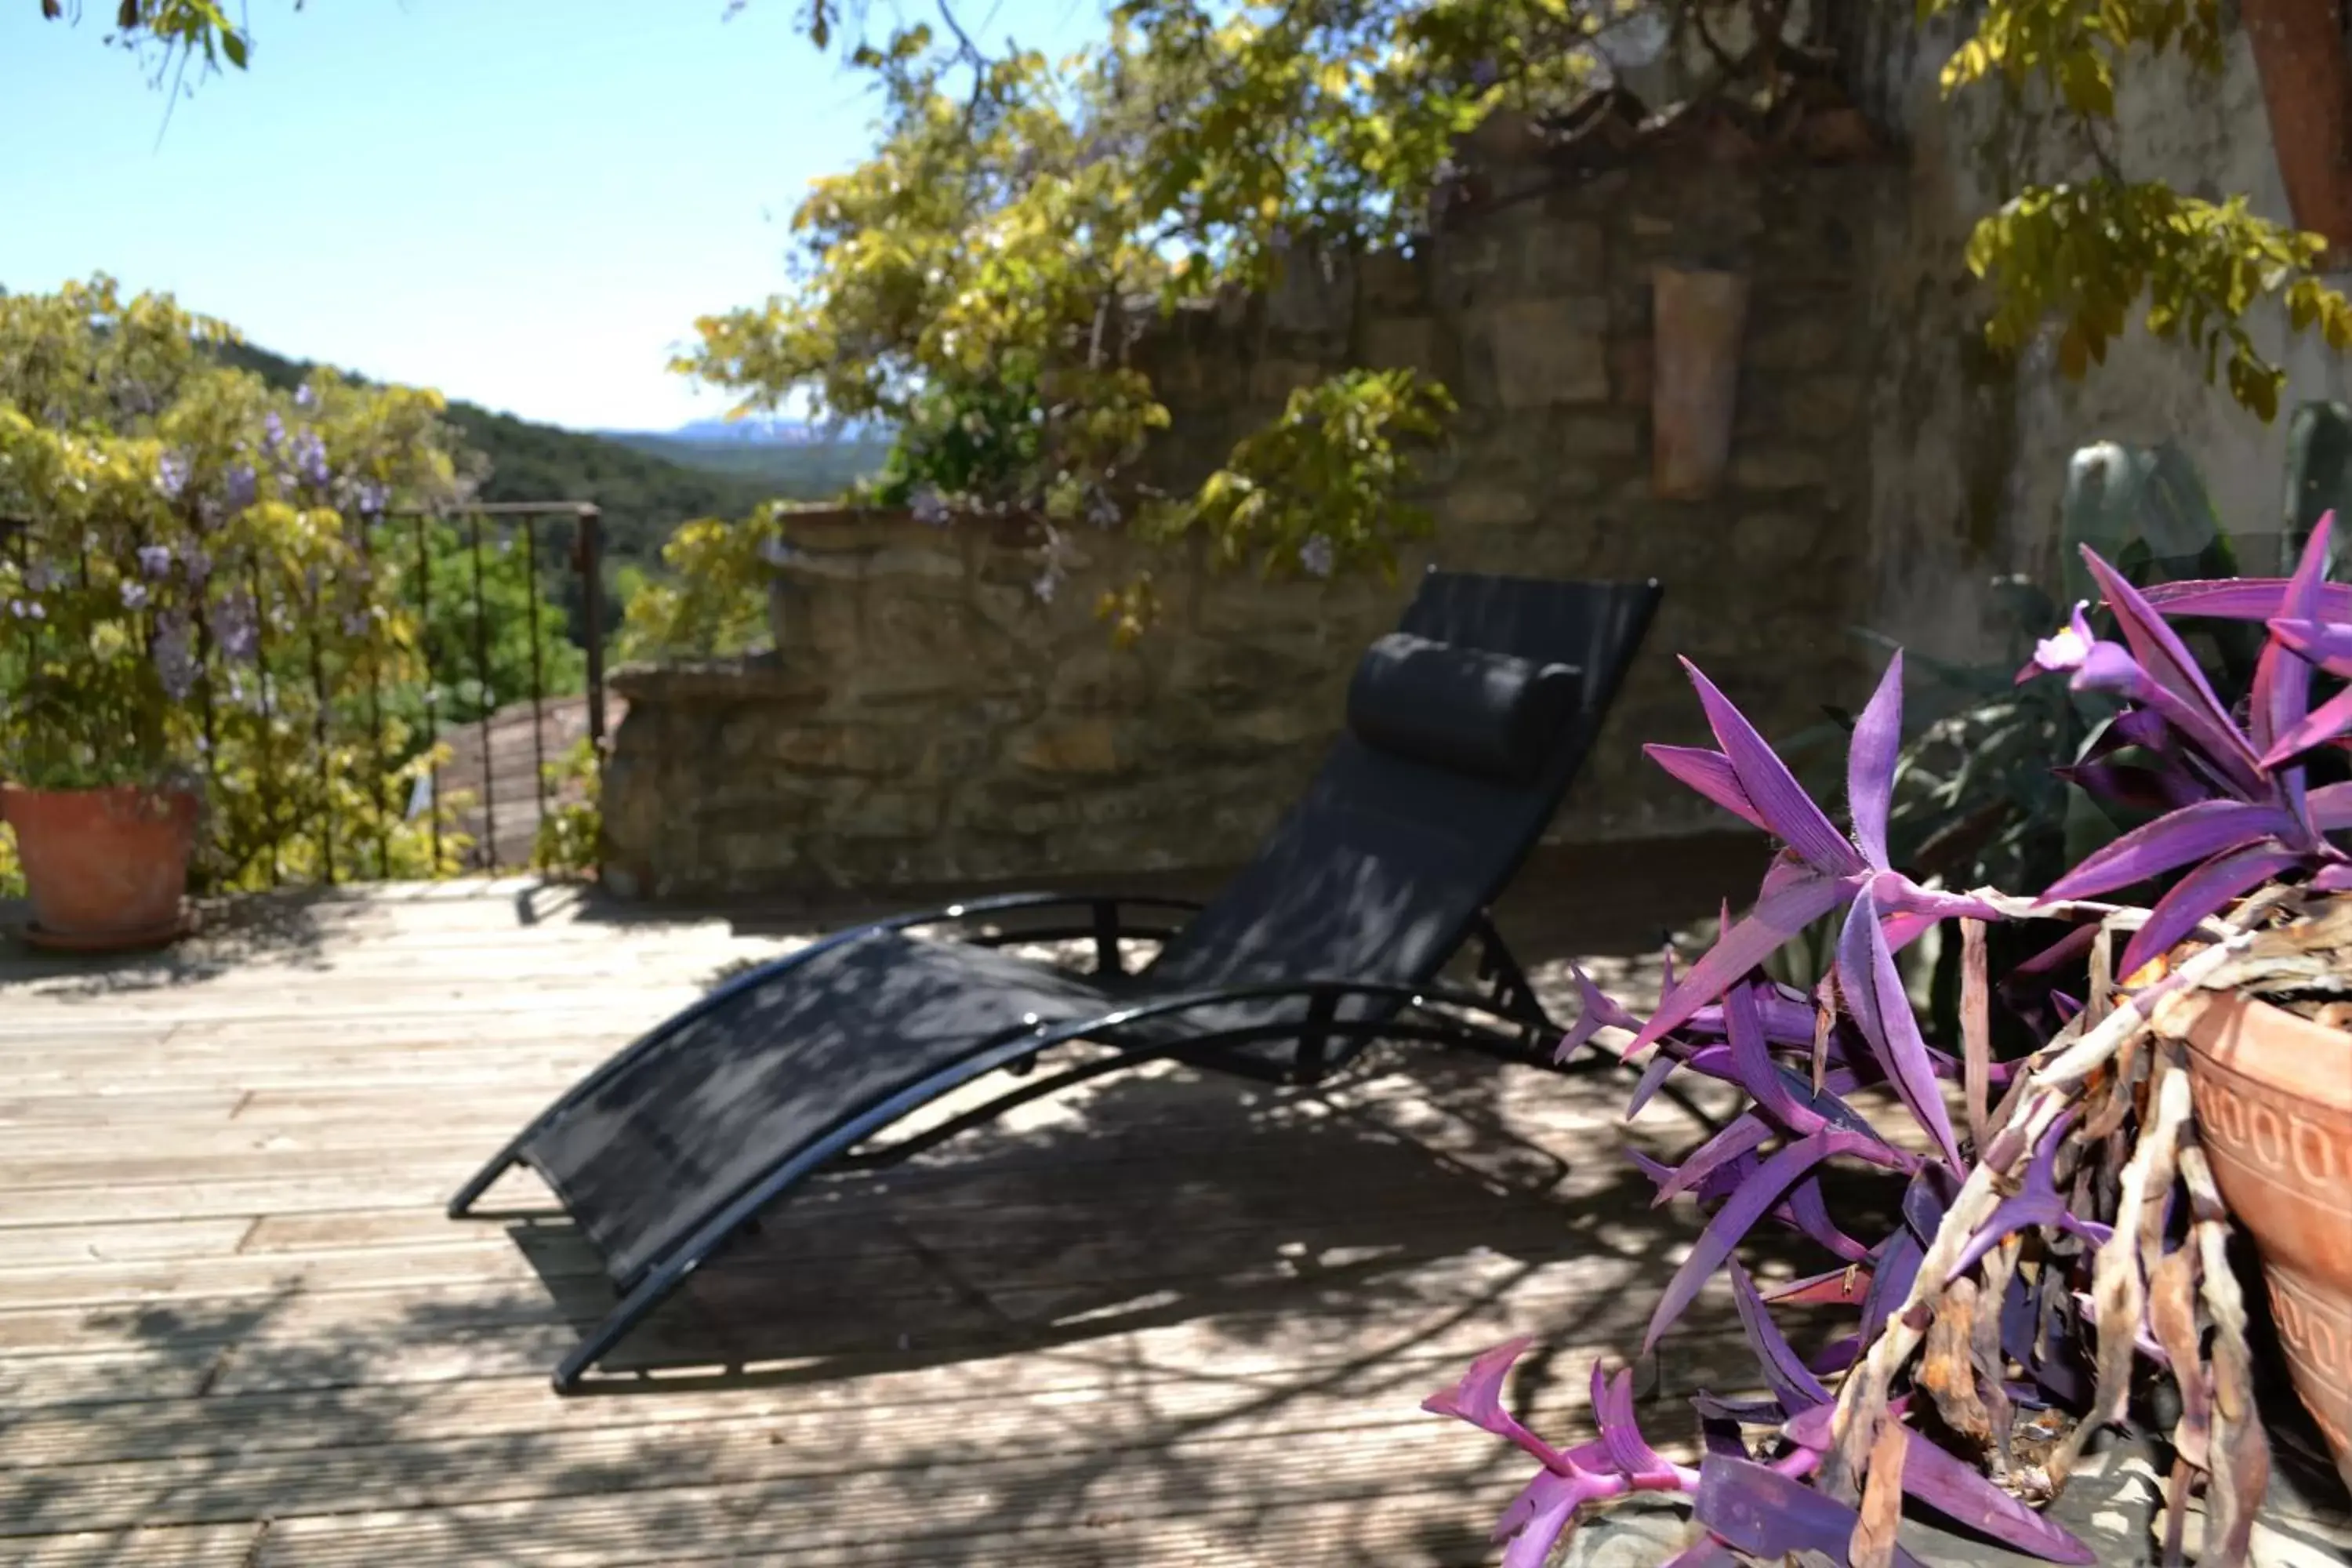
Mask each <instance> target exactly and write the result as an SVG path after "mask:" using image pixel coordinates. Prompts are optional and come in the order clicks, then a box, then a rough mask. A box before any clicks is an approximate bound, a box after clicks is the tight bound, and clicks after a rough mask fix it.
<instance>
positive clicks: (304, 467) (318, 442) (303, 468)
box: [293, 429, 334, 490]
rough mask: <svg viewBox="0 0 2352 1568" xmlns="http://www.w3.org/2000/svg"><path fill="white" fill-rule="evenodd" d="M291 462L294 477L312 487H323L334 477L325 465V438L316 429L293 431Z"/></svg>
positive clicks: (321, 488)
mask: <svg viewBox="0 0 2352 1568" xmlns="http://www.w3.org/2000/svg"><path fill="white" fill-rule="evenodd" d="M293 463H294V473H295V477H296V478H298V479H300V480H301V481H302V482H303V483H304V484H306V485H309V486H310V488H311V489H320V490H323V489H326V488H327V486H328V483H329V482H330V481H331V479H333V478H334V475H333V471H332V470H331V469H330V468H328V466H327V443H326V440H325V438H324V437H321V436H320V434H319V433H318V432H317V431H316V430H310V429H304V430H299V431H297V432H296V433H295V436H294V447H293Z"/></svg>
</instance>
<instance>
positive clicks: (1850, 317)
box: [1741, 301, 1863, 370]
mask: <svg viewBox="0 0 2352 1568" xmlns="http://www.w3.org/2000/svg"><path fill="white" fill-rule="evenodd" d="M1759 305H1760V301H1759ZM1751 320H1757V321H1759V324H1758V325H1753V326H1750V327H1749V328H1748V343H1747V346H1746V348H1745V349H1743V350H1742V351H1741V358H1742V359H1743V361H1744V362H1745V363H1746V364H1747V365H1748V367H1750V368H1752V369H1755V370H1812V369H1816V368H1818V367H1820V366H1822V365H1827V364H1833V363H1836V362H1837V360H1838V359H1839V358H1840V356H1842V355H1843V353H1845V350H1846V347H1847V344H1848V343H1849V342H1852V341H1853V340H1854V338H1855V337H1856V336H1857V335H1858V334H1859V333H1860V331H1861V330H1862V327H1863V321H1862V316H1861V309H1860V305H1859V302H1858V301H1857V302H1856V303H1855V304H1854V305H1853V307H1852V308H1851V309H1849V310H1843V311H1832V310H1803V311H1791V312H1787V313H1782V314H1779V315H1777V316H1776V315H1771V314H1768V313H1766V312H1765V311H1764V310H1761V309H1759V310H1757V312H1756V314H1755V316H1754V317H1751Z"/></svg>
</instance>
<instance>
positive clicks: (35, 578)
mask: <svg viewBox="0 0 2352 1568" xmlns="http://www.w3.org/2000/svg"><path fill="white" fill-rule="evenodd" d="M64 581H65V574H64V573H62V572H60V571H58V569H57V568H56V567H54V566H52V565H50V564H49V563H47V562H46V561H36V562H34V563H33V564H32V565H30V566H28V567H26V569H25V586H26V587H27V588H30V589H31V590H32V591H33V592H34V593H36V594H46V593H47V592H48V591H49V590H50V589H52V588H55V587H56V586H57V585H58V584H60V583H62V582H64Z"/></svg>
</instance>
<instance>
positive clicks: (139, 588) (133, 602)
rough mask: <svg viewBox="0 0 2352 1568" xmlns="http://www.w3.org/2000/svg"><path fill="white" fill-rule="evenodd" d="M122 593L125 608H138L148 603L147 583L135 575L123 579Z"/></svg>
mask: <svg viewBox="0 0 2352 1568" xmlns="http://www.w3.org/2000/svg"><path fill="white" fill-rule="evenodd" d="M121 595H122V607H123V608H124V609H126V610H137V609H143V608H145V606H146V604H147V584H144V583H142V582H140V581H139V580H138V579H137V578H135V577H125V578H124V579H123V580H122V586H121Z"/></svg>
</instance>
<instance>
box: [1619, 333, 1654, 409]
mask: <svg viewBox="0 0 2352 1568" xmlns="http://www.w3.org/2000/svg"><path fill="white" fill-rule="evenodd" d="M1656 367H1657V348H1656V345H1655V343H1654V341H1653V340H1651V339H1649V338H1612V339H1611V340H1610V341H1609V395H1610V397H1611V399H1612V401H1614V402H1618V403H1622V404H1626V405H1632V406H1634V407H1639V408H1647V407H1648V406H1649V405H1650V388H1651V383H1652V379H1653V377H1654V375H1655V374H1656Z"/></svg>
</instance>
